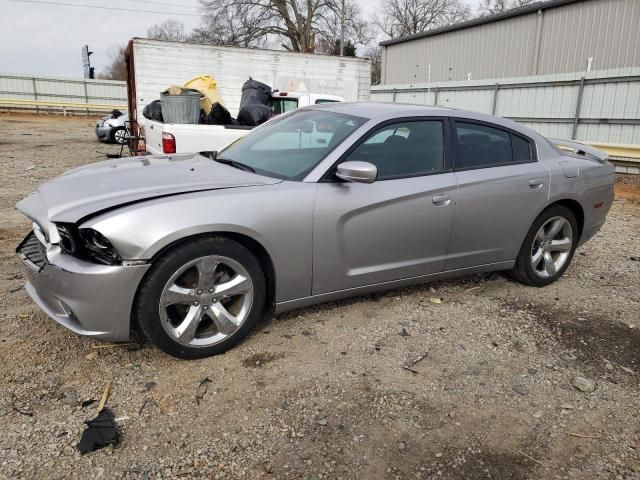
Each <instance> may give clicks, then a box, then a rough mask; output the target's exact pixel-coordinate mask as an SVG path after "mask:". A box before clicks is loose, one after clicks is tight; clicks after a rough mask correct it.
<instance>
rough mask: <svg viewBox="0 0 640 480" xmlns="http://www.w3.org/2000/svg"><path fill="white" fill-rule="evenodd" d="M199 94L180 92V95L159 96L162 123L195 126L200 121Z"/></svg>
mask: <svg viewBox="0 0 640 480" xmlns="http://www.w3.org/2000/svg"><path fill="white" fill-rule="evenodd" d="M201 96H202V94H201V93H200V92H182V94H181V95H168V94H166V93H161V94H160V104H161V105H162V117H163V118H164V123H188V124H196V123H198V120H199V119H200V97H201Z"/></svg>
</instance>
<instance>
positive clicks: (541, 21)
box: [381, 0, 640, 85]
mask: <svg viewBox="0 0 640 480" xmlns="http://www.w3.org/2000/svg"><path fill="white" fill-rule="evenodd" d="M381 45H382V46H383V47H384V48H383V54H382V83H383V84H387V85H389V84H415V83H426V82H428V81H434V82H438V81H447V80H467V79H468V78H469V77H470V78H471V79H473V80H480V79H488V78H492V79H498V78H505V77H521V76H531V75H546V74H558V73H566V72H581V71H582V72H584V71H586V70H608V69H618V68H626V67H638V66H640V0H551V1H547V2H542V3H538V4H534V5H531V6H527V7H522V8H518V9H514V10H511V11H508V12H505V13H502V14H498V15H493V16H489V17H482V18H479V19H475V20H472V21H469V22H464V23H461V24H457V25H453V26H450V27H445V28H440V29H437V30H431V31H428V32H424V33H421V34H418V35H412V36H409V37H403V38H397V39H393V40H388V41H386V42H382V43H381Z"/></svg>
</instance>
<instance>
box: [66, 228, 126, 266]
mask: <svg viewBox="0 0 640 480" xmlns="http://www.w3.org/2000/svg"><path fill="white" fill-rule="evenodd" d="M56 227H58V234H59V235H60V248H61V249H62V250H63V251H64V252H65V253H68V254H70V255H73V256H74V257H78V258H81V259H83V260H88V261H92V262H96V263H101V264H103V265H119V264H121V263H122V259H121V258H120V255H118V252H116V249H115V248H114V247H113V245H111V242H110V241H109V240H108V239H107V238H106V237H105V236H104V235H102V234H101V233H100V232H98V231H96V230H94V229H92V228H80V229H78V227H76V226H75V225H74V224H72V223H58V224H56Z"/></svg>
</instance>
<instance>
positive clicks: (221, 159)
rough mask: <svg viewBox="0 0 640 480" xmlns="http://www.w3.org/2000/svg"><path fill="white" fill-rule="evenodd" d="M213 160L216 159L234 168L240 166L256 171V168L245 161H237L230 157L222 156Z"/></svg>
mask: <svg viewBox="0 0 640 480" xmlns="http://www.w3.org/2000/svg"><path fill="white" fill-rule="evenodd" d="M213 160H215V161H216V162H218V163H224V164H225V165H231V166H232V167H234V168H238V169H240V170H244V171H246V172H251V173H256V170H255V168H253V167H251V166H249V165H246V164H244V163H240V162H236V161H235V160H230V159H228V158H220V157H216V158H214V159H213Z"/></svg>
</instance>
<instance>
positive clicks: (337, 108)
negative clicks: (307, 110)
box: [316, 102, 451, 120]
mask: <svg viewBox="0 0 640 480" xmlns="http://www.w3.org/2000/svg"><path fill="white" fill-rule="evenodd" d="M316 108H322V109H323V110H331V111H332V112H336V113H344V114H347V115H355V116H356V117H364V118H368V119H371V120H375V119H378V118H382V117H385V118H386V117H394V116H397V117H402V116H445V115H450V113H449V112H451V109H450V108H445V107H429V106H425V105H409V104H400V103H384V102H343V103H328V104H321V105H317V106H316Z"/></svg>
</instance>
